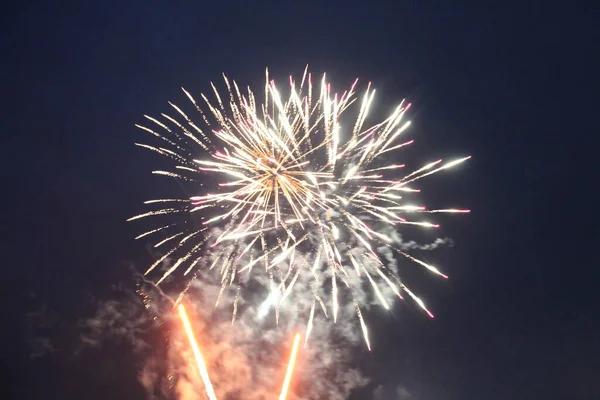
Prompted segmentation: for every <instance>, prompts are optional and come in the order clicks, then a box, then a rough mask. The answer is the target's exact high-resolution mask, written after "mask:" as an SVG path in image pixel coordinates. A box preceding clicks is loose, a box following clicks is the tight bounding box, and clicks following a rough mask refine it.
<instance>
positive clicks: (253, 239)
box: [130, 69, 469, 348]
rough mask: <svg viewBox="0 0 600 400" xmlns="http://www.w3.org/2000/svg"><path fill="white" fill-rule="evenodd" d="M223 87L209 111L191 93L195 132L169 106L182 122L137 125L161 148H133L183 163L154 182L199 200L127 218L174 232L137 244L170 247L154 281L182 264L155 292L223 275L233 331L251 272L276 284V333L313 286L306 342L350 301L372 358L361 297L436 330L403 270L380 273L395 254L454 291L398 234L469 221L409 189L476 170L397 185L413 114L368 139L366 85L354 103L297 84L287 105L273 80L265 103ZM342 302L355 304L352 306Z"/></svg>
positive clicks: (419, 173) (371, 130)
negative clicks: (405, 307) (440, 221)
mask: <svg viewBox="0 0 600 400" xmlns="http://www.w3.org/2000/svg"><path fill="white" fill-rule="evenodd" d="M224 81H225V86H226V88H227V96H226V97H223V96H221V95H220V94H219V92H218V91H217V89H216V87H215V86H214V85H212V88H213V91H214V97H215V99H214V100H213V101H210V100H209V99H208V97H207V96H205V95H201V96H200V98H201V99H202V102H203V103H204V106H203V108H201V107H200V106H199V105H198V102H197V101H196V99H195V98H194V97H193V96H192V95H191V94H190V93H189V92H188V91H186V90H185V89H183V92H184V93H185V95H186V96H187V97H188V98H189V100H190V101H191V103H192V104H193V106H194V107H195V108H196V110H197V111H196V112H197V114H198V118H196V119H194V118H191V117H189V116H188V114H186V113H185V112H184V111H183V110H182V109H181V108H179V107H177V106H176V105H174V104H172V103H169V104H170V105H171V107H172V108H173V110H174V113H175V114H174V115H175V116H176V117H172V116H170V115H168V114H162V118H161V119H160V120H159V119H156V118H152V117H149V116H145V117H146V119H147V120H148V121H149V123H150V125H149V126H142V125H137V126H138V127H139V128H141V129H143V130H144V131H146V132H148V133H150V134H151V135H153V136H154V137H155V138H156V140H157V141H158V142H159V143H161V144H157V145H146V144H137V145H138V146H141V147H144V148H147V149H150V150H152V151H154V152H157V153H159V154H161V155H162V156H165V157H168V158H170V159H171V160H172V161H174V164H175V165H174V170H171V171H163V170H160V171H153V173H154V174H157V175H163V176H166V177H170V178H174V179H177V180H180V181H183V182H191V183H190V184H189V185H188V187H189V188H191V189H192V190H194V193H193V195H192V196H189V197H187V198H168V199H158V200H150V201H147V202H146V204H158V205H161V204H162V205H166V206H164V207H163V208H158V209H154V210H152V211H149V212H145V213H143V214H140V215H137V216H134V217H132V218H130V220H136V219H140V218H144V217H150V216H153V217H156V218H157V219H158V218H161V219H162V220H163V221H164V220H165V219H168V218H170V219H169V221H168V222H166V223H163V224H159V225H157V226H156V227H154V228H153V229H151V230H149V231H147V232H145V233H142V234H141V235H139V236H138V237H137V238H142V237H147V236H160V239H157V242H156V244H155V247H157V248H160V249H163V248H164V247H166V246H167V245H169V246H170V247H169V248H168V249H166V250H165V251H164V254H163V256H162V257H160V258H158V259H157V260H156V261H155V262H154V263H153V264H152V265H151V266H150V268H148V270H147V271H146V273H147V274H149V273H151V272H152V271H153V270H154V269H156V267H157V266H159V265H161V264H162V263H163V262H164V261H165V260H167V259H168V258H170V259H174V262H173V263H172V264H171V265H170V267H169V268H167V269H166V270H165V271H164V272H163V273H162V275H161V276H160V277H159V279H158V281H157V284H161V283H162V282H163V281H164V280H165V279H166V278H167V277H169V276H170V275H171V274H172V273H173V272H174V271H176V270H177V269H178V268H180V267H181V268H184V275H190V276H191V277H192V278H191V279H193V278H194V277H196V276H198V272H200V271H206V270H212V269H217V270H218V271H219V273H220V275H221V292H220V293H219V295H218V296H217V303H218V301H219V299H220V298H221V296H222V294H223V292H224V291H225V290H226V288H227V287H229V286H233V287H237V290H236V294H235V299H234V305H233V309H234V311H233V318H234V319H235V315H236V312H237V301H238V297H239V293H240V290H239V289H240V283H241V279H242V278H241V277H242V276H246V277H247V276H248V275H249V274H250V273H251V271H252V270H253V268H254V267H257V266H260V267H261V268H260V269H261V270H262V271H263V272H259V273H262V274H265V275H266V276H267V277H268V282H269V283H268V286H269V290H270V294H269V296H268V299H267V302H270V303H271V305H272V306H273V308H274V309H275V314H276V317H277V319H279V307H280V305H281V304H283V302H284V300H285V299H286V298H287V297H289V296H290V294H291V293H292V292H293V289H294V287H295V285H296V283H297V282H299V281H307V280H308V281H310V282H311V284H310V288H311V289H310V290H303V291H301V292H298V293H294V294H295V295H298V296H303V297H306V296H310V297H311V298H312V301H311V303H312V306H311V307H310V311H309V312H308V323H307V327H306V334H305V341H306V340H307V339H308V337H309V335H310V332H311V329H312V326H313V320H314V315H315V308H320V309H321V310H322V312H323V313H324V315H325V316H329V315H332V316H333V320H334V322H335V321H337V319H338V311H339V309H340V301H342V300H341V299H345V298H349V299H351V301H353V303H354V306H355V307H354V308H355V311H356V315H357V316H358V318H359V322H360V325H361V328H362V331H363V336H364V339H365V341H366V343H367V346H369V348H370V345H369V338H368V330H367V326H366V324H365V322H364V319H363V317H362V313H361V306H362V305H363V304H361V302H360V301H359V299H360V298H363V297H364V296H358V295H357V294H360V293H362V291H363V290H364V289H363V286H364V283H365V284H366V285H367V286H368V287H371V292H372V294H373V295H374V297H375V298H376V299H377V300H378V302H379V303H381V305H383V306H384V307H385V308H389V307H390V304H389V300H388V299H389V296H386V293H390V292H391V293H393V294H395V296H397V297H399V298H402V293H406V294H407V295H408V296H409V297H411V298H412V299H413V300H414V301H415V302H416V303H417V304H418V305H419V306H420V307H421V308H423V309H424V310H425V311H426V312H427V314H428V315H429V316H432V314H431V312H429V310H427V308H426V307H425V304H424V303H423V301H422V300H421V299H420V298H419V297H417V296H416V295H415V294H414V293H413V292H412V291H411V290H410V289H409V288H408V287H407V286H406V285H405V284H404V283H402V282H401V281H400V279H399V278H398V275H397V271H396V268H395V266H394V265H386V264H384V262H383V258H384V257H383V256H382V250H381V249H391V250H392V251H393V252H394V253H395V255H396V256H398V257H405V258H407V259H408V260H410V261H412V262H414V263H416V264H418V265H420V266H422V267H424V268H426V269H427V270H429V271H430V272H432V273H434V274H437V275H439V276H441V277H443V278H447V276H446V275H444V274H443V273H442V272H440V271H439V270H438V269H437V268H436V267H434V266H432V265H429V264H427V263H425V262H423V261H421V260H418V259H416V258H414V257H413V256H411V255H410V254H408V253H406V252H404V251H402V250H401V249H400V248H399V246H397V245H398V236H397V234H396V231H397V229H398V228H400V227H402V226H403V225H418V226H421V227H423V228H433V227H437V225H436V224H433V223H431V222H429V221H421V220H418V219H413V218H414V216H418V215H420V214H421V215H422V213H444V212H445V213H465V212H468V210H460V209H439V210H428V209H426V208H425V207H423V206H415V205H413V204H411V203H410V202H408V200H407V199H406V197H410V196H412V195H414V193H415V192H418V189H415V188H413V187H411V186H410V185H411V184H412V183H413V182H415V181H417V180H418V179H421V178H424V177H426V176H429V175H432V174H434V173H436V172H439V171H442V170H445V169H448V168H451V167H453V166H455V165H457V164H460V163H462V162H463V161H465V160H467V159H468V158H469V157H464V158H460V159H457V160H453V161H450V162H446V163H444V162H442V160H438V161H435V162H431V163H428V164H426V165H424V166H423V167H421V168H418V169H416V170H414V171H412V172H409V173H400V171H402V168H404V165H402V164H391V165H390V164H388V163H387V162H388V159H389V156H390V155H391V154H393V153H392V152H397V151H399V150H400V149H402V148H403V147H405V146H408V145H410V144H411V143H412V142H413V141H412V140H410V141H401V140H400V139H401V138H402V136H403V132H404V131H405V130H406V128H408V126H409V125H410V121H406V120H405V118H404V117H405V113H406V111H407V110H408V108H409V106H410V105H409V104H405V103H404V102H402V103H401V104H400V105H398V107H396V109H395V110H394V111H393V112H392V114H391V115H390V116H389V117H388V118H386V119H385V120H384V121H382V122H379V123H377V124H375V125H369V126H368V127H365V126H367V125H366V122H367V120H368V116H369V111H370V109H371V104H372V102H373V98H374V95H375V91H374V90H372V89H371V88H370V85H369V86H368V87H367V88H366V90H365V92H364V94H363V95H362V98H361V99H358V98H357V96H356V91H355V89H356V85H357V81H355V82H354V84H353V85H352V86H351V87H350V88H349V89H348V90H346V91H345V92H343V93H342V94H337V93H333V92H332V91H331V85H330V84H329V83H328V82H327V80H326V76H325V75H324V76H323V77H322V79H321V80H320V83H319V84H318V85H313V79H312V76H311V74H310V73H309V72H308V70H307V69H306V70H305V71H304V74H303V76H302V79H301V81H300V82H299V83H297V82H296V81H295V80H294V79H293V78H292V77H290V80H289V86H290V87H289V95H288V96H287V97H286V98H285V99H284V98H283V96H282V94H281V93H280V91H279V89H278V87H277V86H276V85H275V83H274V81H272V80H271V79H270V78H269V74H268V70H267V74H266V83H265V87H264V96H263V100H262V102H259V101H258V100H257V98H256V96H255V95H254V93H253V92H252V90H250V89H248V90H247V92H246V93H242V92H241V91H240V89H239V87H238V85H237V84H236V82H235V81H229V79H228V78H227V77H225V76H224ZM355 103H359V104H355ZM203 109H205V110H206V112H204V111H202V110H203ZM349 109H354V110H356V114H355V115H356V117H355V118H354V120H353V123H350V124H348V125H342V117H343V115H346V114H347V110H349ZM211 177H215V178H218V179H220V180H221V181H220V183H218V184H217V185H215V186H214V188H213V189H211V190H207V189H205V186H204V184H206V186H209V184H208V182H209V181H211V180H212V179H211ZM198 182H202V184H199V183H198ZM177 214H186V215H187V214H192V215H199V216H200V220H201V222H200V223H198V224H194V223H191V222H190V218H180V217H179V216H177ZM386 251H387V250H386ZM216 273H217V272H215V274H216ZM188 287H189V285H188ZM303 287H304V286H303ZM325 288H328V289H327V290H325ZM343 290H347V292H348V293H349V294H350V295H349V296H344V295H343V294H342V293H341V291H343ZM384 292H385V293H384ZM184 293H185V290H184V291H183V292H182V294H181V296H180V299H181V298H182V296H183V294H184ZM180 299H179V300H180ZM179 300H178V301H179ZM344 301H345V300H344ZM326 303H327V304H329V307H328V305H327V304H326Z"/></svg>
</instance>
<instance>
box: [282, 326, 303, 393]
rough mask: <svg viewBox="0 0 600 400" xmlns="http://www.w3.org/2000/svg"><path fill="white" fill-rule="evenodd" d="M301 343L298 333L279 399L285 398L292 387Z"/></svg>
mask: <svg viewBox="0 0 600 400" xmlns="http://www.w3.org/2000/svg"><path fill="white" fill-rule="evenodd" d="M299 343H300V334H299V333H297V334H296V337H295V338H294V346H293V347H292V353H291V354H290V362H289V363H288V367H287V372H286V373H285V380H284V381H283V388H281V394H280V395H279V400H285V399H286V397H287V392H288V389H289V387H290V381H291V380H292V373H293V372H294V364H296V354H298V344H299Z"/></svg>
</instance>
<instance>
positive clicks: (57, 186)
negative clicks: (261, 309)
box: [0, 0, 600, 400]
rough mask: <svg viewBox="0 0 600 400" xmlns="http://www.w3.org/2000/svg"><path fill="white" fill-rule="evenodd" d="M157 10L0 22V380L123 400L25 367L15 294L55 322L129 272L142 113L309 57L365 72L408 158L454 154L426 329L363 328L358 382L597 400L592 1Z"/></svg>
mask: <svg viewBox="0 0 600 400" xmlns="http://www.w3.org/2000/svg"><path fill="white" fill-rule="evenodd" d="M170 3H175V2H159V1H130V2H117V1H112V0H107V1H104V2H96V3H95V4H87V3H85V2H60V4H59V3H56V4H35V3H32V2H29V3H24V4H22V5H20V6H19V7H20V8H19V9H12V10H10V9H9V10H5V11H6V12H5V13H4V12H3V15H2V16H1V17H0V18H1V22H2V25H1V26H2V28H1V29H2V31H3V34H2V35H1V37H0V43H1V45H2V54H3V57H2V59H1V61H0V71H1V72H2V74H1V75H2V80H3V84H2V103H3V106H2V108H1V111H0V116H1V117H2V120H3V121H2V149H3V156H2V161H3V164H4V165H3V171H4V174H3V176H4V180H5V182H6V184H5V185H4V186H5V187H6V188H7V190H6V191H5V195H4V198H8V205H7V206H5V208H4V214H3V221H4V222H3V223H2V225H3V229H2V236H3V239H2V243H3V244H5V245H6V247H5V250H4V251H3V254H4V258H5V262H4V267H3V268H4V272H3V274H2V277H3V283H4V285H6V290H3V294H4V295H5V300H4V301H5V302H6V303H5V304H7V305H8V308H9V309H10V312H9V313H8V314H9V317H10V318H11V321H13V322H11V324H10V325H8V326H9V327H11V328H9V329H8V330H7V329H6V328H4V329H3V331H5V332H3V335H6V339H5V340H6V341H5V342H3V343H4V345H5V346H6V347H8V348H9V350H10V351H8V352H7V354H9V357H7V358H6V359H5V360H3V362H2V363H3V366H2V367H3V370H4V371H7V373H5V376H6V377H8V378H10V380H11V383H10V384H9V385H5V387H4V388H7V389H8V390H10V393H12V395H13V396H15V398H28V399H37V398H40V399H42V398H44V399H53V398H57V399H58V398H60V399H71V398H81V397H80V396H81V395H82V393H84V392H83V390H84V388H85V387H86V386H87V387H89V388H91V391H92V392H93V393H94V394H93V395H90V396H92V397H89V398H99V399H100V398H125V397H128V398H132V399H133V398H141V397H136V396H139V395H138V394H136V393H137V390H138V389H136V384H135V379H134V377H133V376H126V375H124V374H119V373H116V372H114V371H115V370H118V369H117V367H118V364H119V361H117V359H118V357H115V358H114V360H115V366H114V368H115V369H113V367H112V365H113V364H111V358H110V357H106V356H105V357H103V358H102V357H98V359H97V360H96V361H98V362H100V360H101V365H102V366H101V367H98V366H96V367H91V362H90V361H89V360H88V362H82V361H81V360H80V359H78V358H74V357H70V356H63V357H62V359H61V361H60V362H58V361H48V360H41V361H40V360H35V361H34V362H29V361H28V360H27V352H28V350H27V349H26V347H25V338H26V334H27V332H26V328H25V325H24V323H23V320H22V315H23V313H25V312H27V311H29V309H28V308H27V307H29V305H30V304H29V302H27V301H25V300H26V299H27V296H26V295H27V293H28V292H29V291H33V292H35V293H36V294H37V297H38V300H39V302H43V303H46V304H49V306H50V307H51V308H53V309H55V310H57V313H58V314H59V315H61V318H64V319H65V320H67V319H69V318H71V319H73V318H76V317H77V316H78V315H82V314H83V313H85V312H86V307H85V306H84V303H85V293H86V292H89V293H95V294H99V293H102V292H106V290H107V289H106V288H107V287H108V286H109V285H110V284H111V283H114V282H117V281H118V280H123V279H126V277H127V271H126V268H125V267H123V261H125V260H133V261H135V262H137V263H142V262H144V261H146V259H145V258H144V257H145V253H144V249H143V248H141V245H140V244H139V243H134V241H133V240H132V238H133V237H134V234H135V233H136V227H133V226H130V225H128V224H126V223H125V219H126V218H127V217H128V216H130V215H131V214H132V213H133V212H135V211H137V210H139V203H140V202H141V201H142V200H144V199H146V198H148V197H149V195H151V194H152V193H154V192H153V190H155V189H156V188H154V187H153V186H154V185H156V184H157V183H158V182H159V181H157V180H154V179H152V178H151V177H150V176H149V169H150V167H151V165H152V163H153V162H154V160H155V158H154V157H152V156H151V155H149V154H146V153H144V152H141V151H139V149H137V148H135V147H134V146H133V142H134V141H136V140H139V138H140V136H141V133H140V132H138V131H137V130H136V129H135V128H134V127H133V124H134V123H136V122H138V121H140V119H141V115H142V114H145V113H147V114H158V113H159V112H161V111H163V110H165V109H166V107H167V101H168V100H172V101H176V102H181V101H182V100H184V99H183V97H182V95H181V94H180V93H181V92H180V90H179V88H180V87H181V86H185V87H187V88H190V89H192V90H194V91H206V90H207V88H208V82H210V81H211V80H218V79H219V78H220V73H221V72H225V73H227V75H229V76H231V77H234V78H235V79H236V80H238V81H239V82H241V83H244V84H246V83H248V84H253V83H259V82H260V81H261V79H262V78H263V70H264V67H265V66H267V65H268V66H269V67H270V68H271V69H272V70H273V73H274V74H275V75H276V76H281V77H285V76H287V75H288V74H289V73H292V72H293V73H298V72H301V70H302V68H303V67H304V65H306V64H307V63H308V64H310V65H311V66H312V68H313V70H315V71H328V74H330V75H331V77H332V79H333V80H334V81H335V82H338V83H339V84H340V85H342V84H343V85H345V84H347V83H350V82H351V80H352V78H354V77H360V78H361V79H363V80H365V81H372V82H373V84H374V86H375V87H376V88H377V89H378V93H379V96H378V100H377V101H378V102H379V105H380V107H381V108H382V110H383V112H387V111H388V110H389V109H390V108H391V107H392V106H393V105H394V103H395V102H396V101H398V100H399V99H401V98H402V97H407V98H408V99H409V100H410V101H411V102H412V103H413V104H414V111H413V115H412V119H413V122H414V125H413V127H412V128H411V129H412V132H411V135H412V137H413V138H415V139H416V141H417V142H416V144H415V147H414V148H413V149H411V152H412V154H411V157H413V158H414V160H415V161H416V160H423V161H425V160H430V159H434V157H439V156H443V157H452V156H454V155H459V154H460V155H462V154H472V155H473V156H474V157H473V159H472V160H471V161H469V163H468V164H467V165H466V166H463V167H461V168H460V169H459V170H457V171H455V172H453V173H448V174H444V176H443V177H437V178H434V179H432V181H431V182H429V183H428V184H427V185H426V186H427V193H428V196H429V197H428V200H430V201H433V202H434V203H437V204H439V205H442V206H446V205H450V206H454V205H461V206H465V207H468V208H471V209H472V210H473V212H472V214H470V215H469V216H467V217H460V218H454V217H453V218H445V219H443V220H442V224H443V231H442V233H443V235H447V236H450V237H452V238H453V239H454V240H455V243H456V246H455V247H454V248H452V249H450V250H444V251H441V252H440V253H438V254H434V255H428V256H429V257H432V259H434V260H437V263H438V264H440V265H443V266H444V267H445V270H446V271H448V273H449V274H450V276H451V279H450V280H449V281H447V282H444V283H440V282H439V281H437V280H435V279H429V280H426V279H424V280H422V281H420V282H419V283H418V284H417V285H418V286H419V287H420V288H422V292H423V293H425V294H426V297H427V299H428V300H429V304H430V305H431V308H432V309H433V310H434V311H435V313H436V316H437V318H436V319H435V320H434V321H430V320H428V319H426V318H423V316H422V315H420V314H418V313H416V312H413V311H411V308H410V307H407V306H401V307H400V308H399V309H398V311H397V312H396V315H395V316H392V315H390V316H386V315H383V314H381V315H372V316H371V320H372V323H373V324H375V326H376V327H377V329H376V333H375V336H376V339H375V350H374V353H373V354H372V355H370V356H369V357H371V358H370V359H367V360H366V361H364V362H365V365H366V366H367V369H368V371H369V372H370V373H371V374H372V375H377V376H378V378H376V381H377V382H378V383H382V384H387V385H394V384H402V385H403V386H404V387H406V388H407V389H408V390H409V391H410V392H411V393H413V394H414V395H415V398H416V399H417V400H471V399H472V400H480V399H486V400H496V399H498V400H501V399H502V400H504V399H509V398H510V399H573V400H578V399H581V400H584V399H590V400H591V399H599V398H600V383H599V382H600V381H599V380H598V379H597V377H598V376H599V374H600V362H599V361H598V360H599V358H598V356H599V355H600V339H599V337H600V336H599V335H598V332H599V329H600V323H599V321H598V319H599V318H598V307H597V306H598V301H597V299H596V297H595V296H594V295H593V294H594V292H595V291H596V290H597V289H596V286H597V282H598V278H600V274H599V273H598V266H599V261H600V259H599V257H598V255H597V251H596V246H597V244H598V242H599V240H600V232H599V228H598V226H599V224H598V223H599V222H600V221H599V220H598V217H597V214H596V212H595V211H594V208H595V207H596V206H597V205H598V204H599V203H598V196H597V192H598V189H597V186H598V184H597V182H598V172H600V171H599V170H598V167H597V166H596V165H597V163H596V161H597V156H596V153H597V151H596V148H597V147H596V146H597V145H598V144H599V140H598V132H599V131H598V126H599V124H598V121H597V118H596V116H597V114H598V111H597V110H598V100H597V93H598V89H599V85H598V83H599V79H598V71H600V63H599V59H600V57H599V56H598V43H600V24H599V23H598V21H599V15H600V13H599V6H594V5H592V4H593V2H583V1H580V2H552V1H551V2H529V3H536V4H537V5H535V6H533V5H532V6H529V7H527V6H523V5H518V4H520V3H521V2H512V1H508V2H502V3H499V4H502V5H497V6H495V7H484V6H475V5H470V6H469V5H466V2H465V5H454V6H448V5H446V6H424V5H416V4H420V3H424V2H402V3H406V4H407V5H405V6H399V5H397V4H398V3H401V2H356V1H345V2H335V1H334V2H320V1H318V2H317V1H315V2H313V1H298V2H287V1H286V2H282V3H283V4H280V5H276V6H275V5H267V4H266V2H265V4H264V5H262V3H261V2H252V3H256V4H251V2H241V1H240V2H228V1H225V2H213V3H206V2H203V1H196V2H177V4H170ZM184 3H185V4H184ZM221 3H222V4H221ZM321 3H327V4H321ZM459 3H460V2H459ZM523 3H526V2H523ZM555 3H559V4H555ZM571 3H573V4H578V5H573V4H571ZM392 4H395V5H392ZM455 4H456V3H455ZM340 87H341V86H340ZM386 107H387V108H386ZM12 328H15V329H12ZM61 340H63V341H66V339H65V337H63V338H62V339H61ZM13 359H14V360H15V361H13ZM78 363H80V364H78ZM99 371H104V372H106V371H113V372H111V373H110V374H108V373H106V374H105V373H103V372H99ZM73 377H75V378H73ZM72 378H73V379H72ZM69 381H74V382H70V383H65V382H69ZM379 381H380V382H379ZM109 385H110V386H111V388H110V389H108V386H109ZM4 388H3V389H4ZM93 396H95V397H93ZM4 398H6V397H4Z"/></svg>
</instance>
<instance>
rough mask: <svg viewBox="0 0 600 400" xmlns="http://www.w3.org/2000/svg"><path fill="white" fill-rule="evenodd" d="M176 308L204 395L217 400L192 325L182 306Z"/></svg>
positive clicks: (211, 399)
mask: <svg viewBox="0 0 600 400" xmlns="http://www.w3.org/2000/svg"><path fill="white" fill-rule="evenodd" d="M177 308H178V310H179V317H180V318H181V322H182V323H183V327H184V329H185V333H186V335H187V337H188V341H189V342H190V346H191V348H192V351H193V353H194V359H195V360H196V364H197V365H198V373H199V374H200V377H201V378H202V383H204V387H205V388H206V395H207V396H208V398H209V399H210V400H217V397H216V395H215V390H214V389H213V386H212V383H211V382H210V378H209V376H208V370H207V369H206V363H205V362H204V357H202V353H201V352H200V346H198V342H197V340H196V337H195V335H194V330H193V329H192V324H191V323H190V320H189V318H188V315H187V312H186V311H185V307H184V306H183V304H179V307H177Z"/></svg>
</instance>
